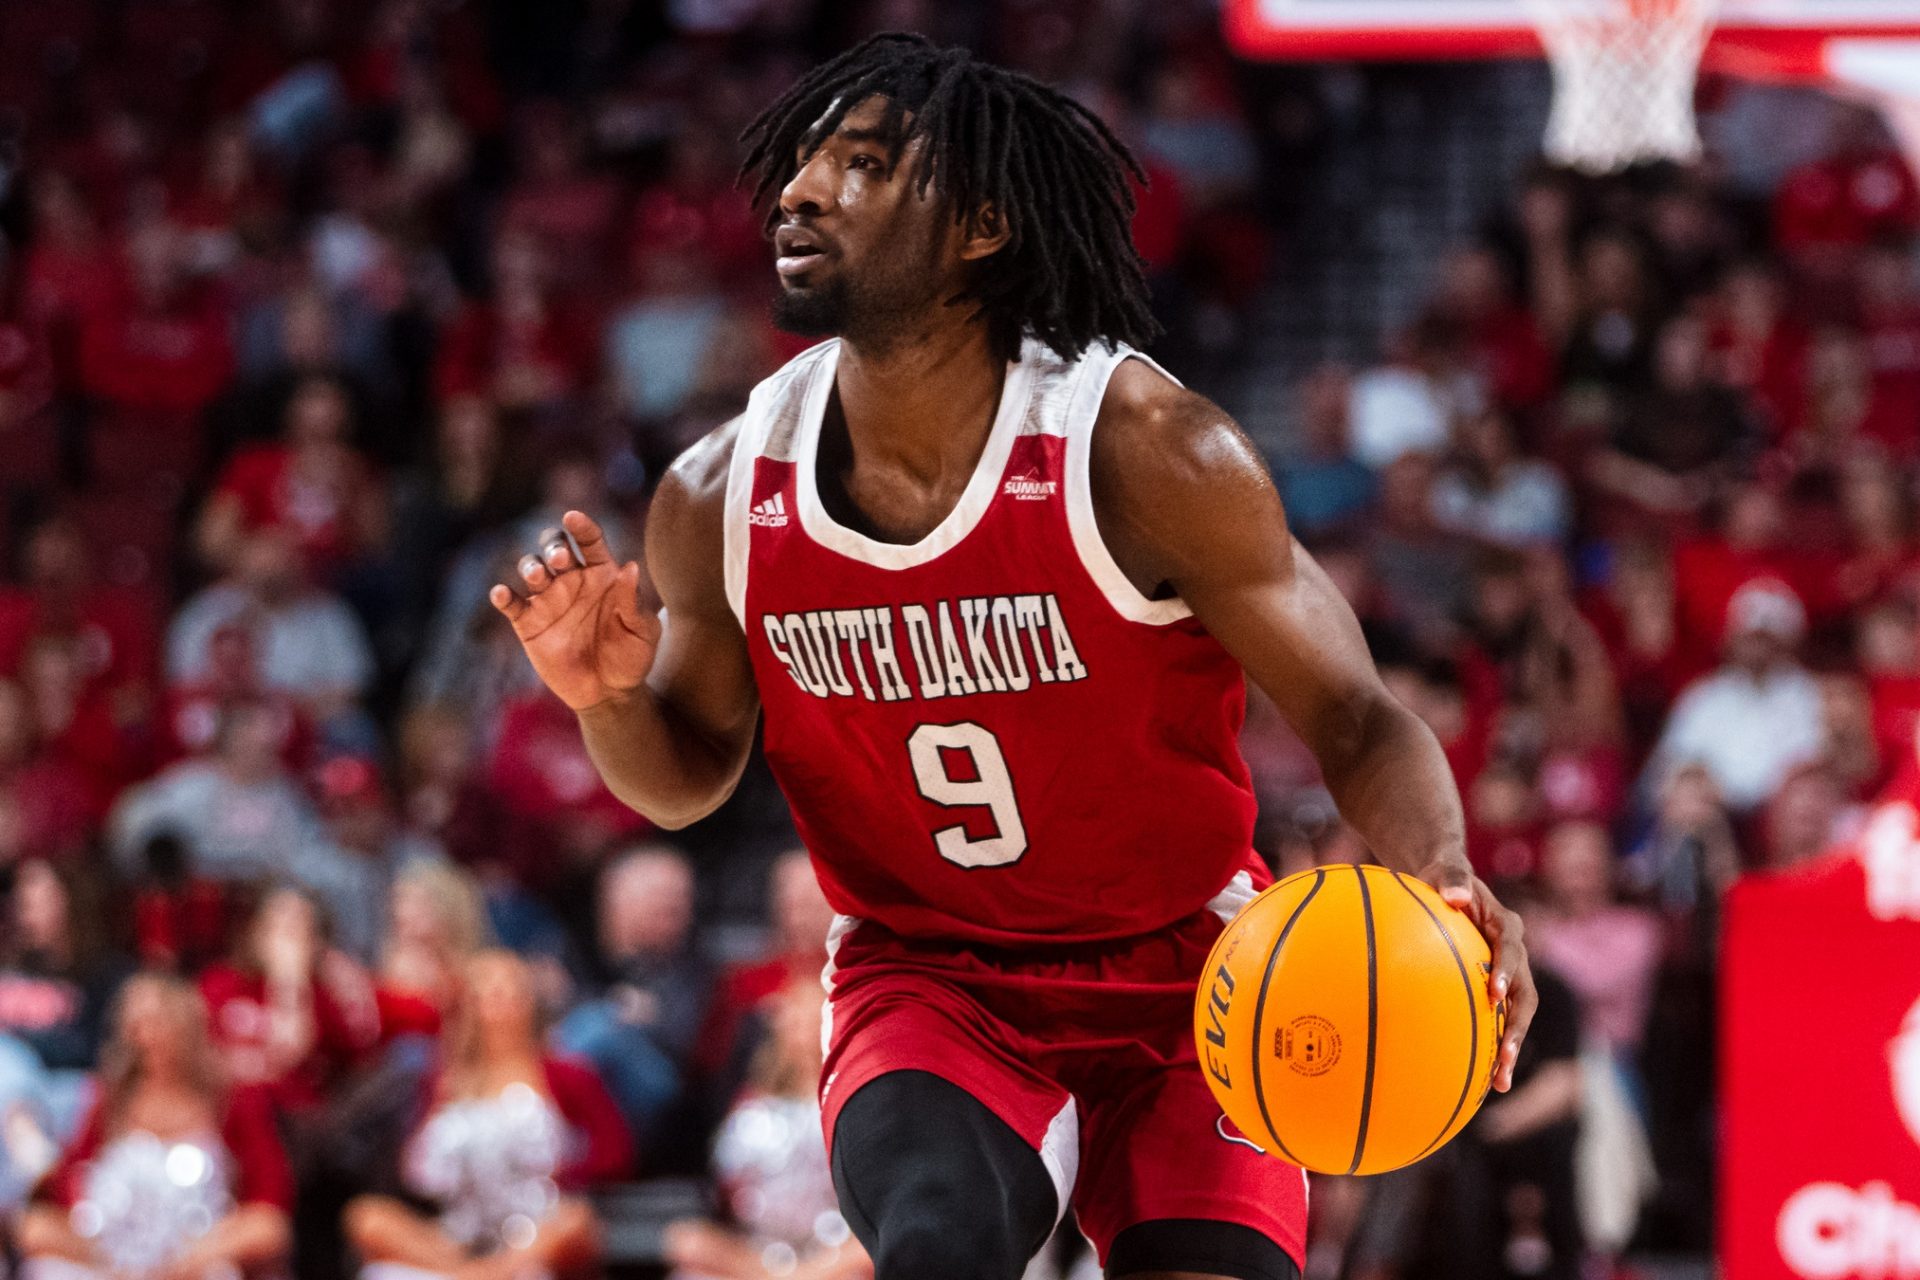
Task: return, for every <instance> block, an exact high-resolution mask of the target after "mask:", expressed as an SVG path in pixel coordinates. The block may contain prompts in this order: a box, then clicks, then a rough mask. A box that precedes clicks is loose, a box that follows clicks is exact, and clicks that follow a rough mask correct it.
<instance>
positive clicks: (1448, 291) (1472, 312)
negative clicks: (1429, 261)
mask: <svg viewBox="0 0 1920 1280" xmlns="http://www.w3.org/2000/svg"><path fill="white" fill-rule="evenodd" d="M1429 305H1430V306H1431V308H1432V312H1433V314H1434V315H1436V316H1439V317H1440V318H1441V319H1443V320H1444V321H1446V322H1447V323H1449V324H1452V325H1455V326H1458V327H1459V329H1460V331H1461V332H1463V333H1464V334H1465V335H1466V340H1467V344H1468V361H1469V363H1470V364H1472V365H1473V366H1474V368H1475V369H1476V371H1477V372H1478V373H1479V374H1480V377H1481V379H1482V380H1483V381H1484V382H1485V383H1486V386H1487V390H1488V391H1489V392H1491V393H1492V395H1493V398H1494V400H1495V401H1497V402H1498V403H1499V404H1500V405H1501V406H1502V407H1504V408H1507V409H1511V410H1514V411H1516V412H1519V413H1528V412H1531V411H1533V410H1535V409H1538V408H1540V407H1541V406H1542V405H1543V404H1544V403H1545V401H1546V399H1547V397H1548V396H1550V395H1551V394H1552V393H1553V390H1554V375H1555V373H1556V370H1555V368H1554V358H1553V352H1552V351H1550V350H1549V349H1548V348H1547V344H1546V341H1545V340H1544V339H1543V338H1542V337H1541V336H1540V329H1539V326H1538V325H1536V324H1535V323H1534V319H1533V313H1532V312H1530V311H1528V310H1527V308H1526V307H1524V306H1522V305H1521V303H1520V301H1519V299H1518V297H1517V296H1516V292H1515V290H1514V287H1513V280H1512V278H1511V275H1510V273H1509V272H1508V270H1507V267H1506V264H1505V263H1504V262H1502V261H1501V259H1500V255H1499V254H1498V253H1495V252H1494V251H1493V250H1492V249H1491V248H1489V247H1487V246H1485V245H1472V246H1469V247H1467V248H1463V249H1456V250H1455V251H1454V252H1453V253H1451V254H1449V255H1448V256H1447V258H1446V261H1444V262H1443V263H1442V264H1441V266H1440V283H1439V286H1438V293H1437V296H1436V297H1435V298H1434V300H1433V302H1432V303H1431V304H1429Z"/></svg>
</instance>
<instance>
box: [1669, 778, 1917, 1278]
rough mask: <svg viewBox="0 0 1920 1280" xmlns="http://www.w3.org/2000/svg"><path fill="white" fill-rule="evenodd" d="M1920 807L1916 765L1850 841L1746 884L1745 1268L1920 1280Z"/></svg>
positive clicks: (1725, 1214) (1724, 1213)
mask: <svg viewBox="0 0 1920 1280" xmlns="http://www.w3.org/2000/svg"><path fill="white" fill-rule="evenodd" d="M1916 802H1920V778H1916V777H1915V776H1914V775H1912V774H1911V773H1910V774H1909V776H1908V777H1907V778H1906V779H1904V780H1903V781H1902V782H1901V783H1899V784H1896V786H1895V787H1894V788H1893V789H1892V790H1891V791H1890V792H1889V793H1888V794H1887V795H1886V796H1885V797H1883V798H1882V799H1881V800H1880V802H1879V803H1878V804H1876V806H1875V807H1874V810H1873V812H1872V814H1871V815H1870V817H1869V819H1868V821H1867V824H1866V826H1865V828H1864V829H1863V831H1862V833H1861V835H1860V836H1859V838H1858V839H1857V840H1855V841H1854V842H1853V843H1852V844H1851V845H1850V846H1848V847H1845V848H1842V849H1840V850H1837V851H1835V852H1834V853H1831V854H1828V855H1827V856H1825V857H1823V858H1821V859H1819V860H1818V861H1816V862H1814V863H1811V864H1809V865H1808V866H1806V867H1804V868H1800V869H1797V870H1795V871H1792V872H1787V873H1782V874H1779V875H1773V876H1755V877H1750V878H1749V879H1747V880H1745V881H1743V882H1741V883H1740V884H1739V885H1737V886H1735V888H1734V889H1733V890H1732V892H1731V894H1730V895H1729V898H1728V903H1727V920H1726V936H1725V941H1724V949H1723V951H1722V962H1723V963H1722V978H1721V984H1722V985H1721V1012H1722V1019H1721V1044H1722V1057H1721V1062H1722V1067H1721V1070H1722V1077H1723V1078H1722V1095H1721V1096H1722V1104H1723V1106H1724V1108H1725V1110H1724V1114H1723V1120H1722V1133H1723V1144H1722V1147H1721V1165H1720V1168H1721V1179H1720V1182H1721V1202H1720V1252H1721V1262H1722V1272H1721V1274H1723V1275H1725V1276H1726V1277H1728V1280H1920V813H1917V812H1916V808H1915V806H1916ZM1673 1048H1674V1050H1675V1051H1682V1050H1680V1049H1679V1047H1678V1046H1674V1047H1673ZM1655 1051H1656V1052H1658V1051H1660V1050H1659V1049H1658V1047H1655Z"/></svg>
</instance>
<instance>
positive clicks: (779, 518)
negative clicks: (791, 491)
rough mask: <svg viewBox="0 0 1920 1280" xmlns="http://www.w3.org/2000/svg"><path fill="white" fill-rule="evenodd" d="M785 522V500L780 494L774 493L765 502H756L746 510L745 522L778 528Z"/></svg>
mask: <svg viewBox="0 0 1920 1280" xmlns="http://www.w3.org/2000/svg"><path fill="white" fill-rule="evenodd" d="M786 522H787V500H786V498H784V497H782V496H781V495H780V494H777V493H776V494H774V495H773V496H772V497H771V498H768V499H767V500H766V501H765V502H761V503H756V504H755V505H754V508H753V509H752V510H751V511H749V512H747V523H748V524H757V525H762V526H764V527H766V528H769V529H778V528H780V527H781V526H782V525H784V524H786Z"/></svg>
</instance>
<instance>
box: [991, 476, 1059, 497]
mask: <svg viewBox="0 0 1920 1280" xmlns="http://www.w3.org/2000/svg"><path fill="white" fill-rule="evenodd" d="M1059 491H1060V482H1059V481H1058V480H1042V479H1041V478H1040V473H1039V472H1037V471H1029V472H1027V474H1025V475H1023V476H1008V477H1007V483H1006V484H1005V485H1003V486H1002V487H1001V489H1000V492H1002V493H1004V494H1006V495H1007V496H1008V497H1009V498H1012V499H1013V500H1014V501H1016V502H1045V501H1046V500H1047V499H1048V498H1051V497H1052V496H1053V495H1054V494H1056V493H1058V492H1059Z"/></svg>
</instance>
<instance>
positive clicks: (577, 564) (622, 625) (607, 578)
mask: <svg viewBox="0 0 1920 1280" xmlns="http://www.w3.org/2000/svg"><path fill="white" fill-rule="evenodd" d="M560 522H561V523H562V524H563V525H565V526H566V533H568V534H571V535H573V541H574V544H575V545H577V546H578V547H579V548H580V553H579V555H578V556H577V557H576V556H575V555H574V552H573V548H572V547H571V546H569V545H568V544H567V539H566V537H565V536H563V534H562V532H561V531H560V530H558V529H551V530H548V531H547V532H546V533H543V534H541V535H540V551H539V554H537V555H528V556H522V557H521V559H520V566H519V568H520V581H521V588H520V590H515V589H514V588H513V587H510V586H507V585H506V584H504V583H498V584H495V586H494V588H493V590H492V591H490V592H488V593H487V598H488V599H489V600H491V601H492V602H493V607H494V608H496V609H498V610H499V611H500V612H501V613H503V614H505V615H506V616H507V620H508V621H509V622H511V623H512V624H513V633H514V634H515V635H517V636H519V637H520V645H521V647H522V648H524V649H525V650H526V651H527V658H528V660H530V661H531V662H532V663H533V669H534V670H535V671H536V672H538V673H539V676H540V678H541V679H542V680H544V681H545V682H546V685H547V688H549V689H551V690H553V691H554V693H555V694H557V695H558V696H559V698H560V700H561V701H562V702H564V703H566V704H567V705H568V706H569V707H571V708H573V709H574V710H575V711H585V710H587V709H588V708H590V707H596V706H599V705H600V704H601V703H603V702H606V701H608V700H610V699H613V698H617V697H620V696H621V695H623V694H626V693H630V692H632V691H633V690H634V689H637V688H639V686H640V683H641V682H642V681H643V680H645V679H646V678H647V673H648V672H649V671H650V670H652V669H653V654H654V647H655V646H656V645H657V644H658V643H659V640H660V619H659V618H657V617H656V616H654V615H653V614H652V613H650V612H648V611H647V610H645V609H643V608H641V607H640V566H639V564H638V563H636V562H634V561H631V560H630V561H628V562H627V563H626V564H623V565H616V564H615V563H614V562H613V557H612V555H611V554H610V553H609V552H608V551H607V540H606V537H605V535H604V534H602V533H601V532H600V526H599V525H597V524H595V523H594V522H593V521H592V520H591V519H589V518H588V517H587V516H585V515H583V514H582V513H580V512H578V511H569V512H567V513H566V515H564V516H562V517H561V521H560Z"/></svg>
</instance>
